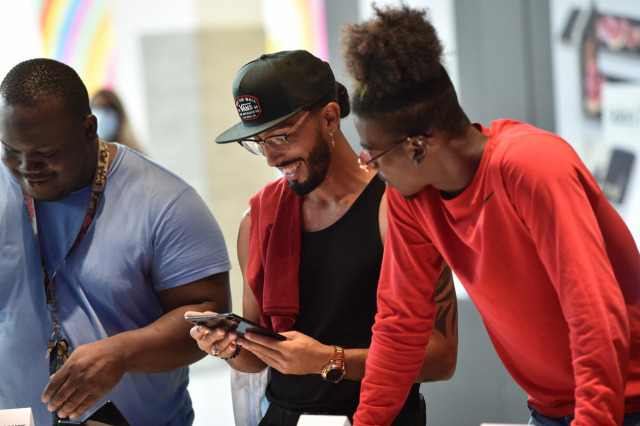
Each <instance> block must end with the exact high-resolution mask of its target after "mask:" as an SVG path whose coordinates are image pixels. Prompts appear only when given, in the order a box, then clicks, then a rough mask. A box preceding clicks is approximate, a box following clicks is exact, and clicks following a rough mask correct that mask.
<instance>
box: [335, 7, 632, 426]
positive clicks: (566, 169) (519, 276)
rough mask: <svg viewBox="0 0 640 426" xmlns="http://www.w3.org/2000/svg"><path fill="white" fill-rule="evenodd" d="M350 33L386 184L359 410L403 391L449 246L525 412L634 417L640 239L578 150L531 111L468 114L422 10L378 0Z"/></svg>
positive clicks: (374, 154) (388, 412) (544, 421)
mask: <svg viewBox="0 0 640 426" xmlns="http://www.w3.org/2000/svg"><path fill="white" fill-rule="evenodd" d="M342 42H343V43H344V57H345V62H346V67H347V70H348V72H349V73H350V75H351V76H352V77H353V78H354V87H355V89H354V92H353V94H352V100H353V103H352V107H353V111H354V114H355V116H356V119H355V124H356V129H357V130H358V133H359V135H360V140H361V145H362V147H363V148H364V151H363V152H362V154H361V155H360V162H361V165H362V166H363V167H364V168H366V169H370V170H375V171H376V172H377V173H378V175H380V176H382V177H383V179H385V181H386V182H387V183H388V185H389V188H388V190H387V197H388V217H389V224H388V231H387V242H386V244H385V253H384V260H383V264H382V272H381V277H380V283H379V290H378V304H379V311H378V316H377V317H376V323H375V325H374V326H373V340H372V344H371V348H370V350H369V358H368V359H367V365H366V367H367V368H366V371H367V374H366V376H365V378H364V380H363V383H362V392H361V395H360V405H359V407H358V411H357V413H356V415H355V417H354V420H355V425H358V426H360V425H387V424H389V423H390V421H391V419H393V417H394V415H395V413H396V412H397V410H398V409H399V408H400V407H401V405H402V398H403V396H404V395H406V393H407V391H408V389H409V388H410V387H411V385H412V383H413V378H414V377H415V375H416V374H417V373H418V371H419V370H420V368H421V364H422V354H423V353H424V348H425V345H426V343H427V341H428V340H429V335H430V332H431V329H432V327H433V320H434V316H436V312H437V307H436V306H435V304H434V303H433V300H434V298H433V295H434V291H435V288H434V286H433V279H434V277H436V276H437V274H438V273H439V270H438V267H437V266H438V265H439V264H440V261H441V260H442V259H443V258H444V260H445V261H447V263H448V264H449V265H451V268H452V270H453V271H454V272H455V273H456V276H457V277H458V278H459V279H460V282H461V283H462V285H463V286H464V287H465V289H466V290H467V292H468V293H469V296H470V298H471V300H473V302H474V304H475V306H476V307H477V309H478V311H479V313H480V315H481V316H482V318H483V320H484V324H485V325H486V329H487V332H488V333H489V336H490V337H491V341H492V343H493V346H494V347H495V349H496V352H497V353H498V355H499V356H500V358H501V360H502V362H503V364H504V366H505V367H506V369H507V370H508V371H509V373H510V374H511V376H512V377H513V378H514V380H515V381H516V382H517V383H518V384H519V385H520V386H521V387H522V388H523V389H524V390H525V391H526V392H527V393H528V400H527V403H528V405H529V407H530V412H531V414H530V419H529V424H533V425H545V426H546V425H549V426H551V425H553V426H558V425H569V424H571V425H594V426H595V425H597V426H605V425H611V426H613V425H625V426H626V425H629V426H631V425H633V426H637V425H639V424H640V253H638V247H637V245H636V243H635V241H634V239H633V236H632V235H631V232H630V231H629V229H628V228H627V226H626V225H625V223H624V222H623V220H622V218H621V217H620V215H619V214H618V213H617V212H616V210H615V208H614V207H613V206H612V205H611V203H609V201H608V200H607V198H606V197H605V195H604V194H603V192H602V190H601V189H600V186H599V185H598V182H597V181H596V179H595V178H594V177H593V176H592V175H591V173H590V172H589V170H588V169H587V168H586V167H585V165H584V164H583V163H582V161H581V160H580V158H579V157H578V155H577V154H576V152H575V151H574V150H573V149H572V147H571V146H570V145H569V144H568V143H567V142H566V141H564V140H563V139H561V138H560V137H559V136H557V135H554V134H552V133H549V132H546V131H543V130H541V129H538V128H536V127H534V126H532V125H529V124H526V123H521V122H518V121H515V120H510V119H499V120H495V121H492V122H491V123H490V126H489V127H486V126H484V125H482V124H480V123H473V122H471V121H470V120H469V118H468V117H467V115H466V114H465V112H464V111H463V109H462V107H461V106H460V104H459V102H458V98H457V95H456V91H455V89H454V86H453V84H452V82H451V80H450V78H449V75H448V73H447V71H446V70H445V68H444V66H443V64H442V58H441V56H442V52H443V47H442V45H441V43H440V40H439V39H438V36H437V34H436V31H435V28H434V27H433V25H432V24H431V22H429V20H428V19H427V17H426V11H425V10H419V9H411V8H409V7H407V6H402V7H397V8H391V7H390V8H385V9H378V8H376V9H375V16H374V18H373V19H371V20H369V21H366V22H363V23H356V24H350V25H348V26H347V27H346V28H345V30H344V33H343V38H342ZM398 335H402V336H403V338H402V339H396V338H395V337H396V336H398ZM400 356H401V357H403V359H404V360H405V362H404V363H403V364H402V366H400V365H399V364H398V363H395V360H396V359H397V357H400Z"/></svg>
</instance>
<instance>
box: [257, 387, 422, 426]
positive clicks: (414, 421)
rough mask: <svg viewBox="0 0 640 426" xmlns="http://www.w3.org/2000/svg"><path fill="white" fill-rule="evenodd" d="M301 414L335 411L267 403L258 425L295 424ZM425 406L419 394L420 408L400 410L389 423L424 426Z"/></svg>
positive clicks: (279, 425) (282, 425) (350, 418)
mask: <svg viewBox="0 0 640 426" xmlns="http://www.w3.org/2000/svg"><path fill="white" fill-rule="evenodd" d="M302 414H334V415H335V413H305V412H300V411H293V410H287V409H286V408H283V407H281V406H280V405H276V404H273V403H272V404H269V409H268V410H267V413H266V414H265V415H264V418H263V419H262V421H260V426H296V425H297V424H298V419H299V418H300V416H301V415H302ZM345 415H346V416H347V417H349V421H350V422H352V423H353V414H351V415H347V414H345ZM426 424H427V406H426V403H425V401H424V397H423V396H422V394H420V408H419V409H417V410H407V409H405V410H402V411H400V413H399V414H398V417H396V419H395V420H394V421H393V423H391V425H392V426H426Z"/></svg>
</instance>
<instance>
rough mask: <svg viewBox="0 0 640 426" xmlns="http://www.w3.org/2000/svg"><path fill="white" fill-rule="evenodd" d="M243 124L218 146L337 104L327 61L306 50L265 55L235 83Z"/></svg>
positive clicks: (224, 135) (219, 140) (240, 73)
mask: <svg viewBox="0 0 640 426" xmlns="http://www.w3.org/2000/svg"><path fill="white" fill-rule="evenodd" d="M233 97H234V99H235V104H236V109H237V110H238V115H239V116H240V120H241V121H240V123H238V124H236V125H235V126H233V127H231V128H230V129H228V130H226V131H224V132H222V133H221V134H220V135H218V137H216V142H217V143H228V142H235V141H237V140H240V139H246V138H250V137H252V136H255V135H257V134H259V133H262V132H264V131H266V130H269V129H270V128H272V127H275V126H277V125H278V124H280V123H282V122H283V121H285V120H287V119H289V118H290V117H293V116H294V115H296V114H297V113H298V112H300V111H302V110H303V109H304V108H306V107H310V106H312V105H314V104H316V103H319V102H321V101H326V102H327V103H328V102H332V101H336V100H337V94H336V80H335V77H334V75H333V71H331V67H330V66H329V64H328V63H327V62H325V61H323V60H322V59H320V58H317V57H315V56H314V55H312V54H311V53H309V52H307V51H306V50H287V51H282V52H276V53H271V54H264V55H262V56H260V57H259V58H258V59H256V60H254V61H251V62H249V63H248V64H246V65H245V66H243V67H242V68H241V69H240V71H238V73H237V74H236V76H235V78H234V79H233Z"/></svg>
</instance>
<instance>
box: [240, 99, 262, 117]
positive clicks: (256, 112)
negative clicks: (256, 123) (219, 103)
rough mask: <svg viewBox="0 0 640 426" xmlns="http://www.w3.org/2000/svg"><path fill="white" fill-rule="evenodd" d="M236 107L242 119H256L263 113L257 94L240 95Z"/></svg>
mask: <svg viewBox="0 0 640 426" xmlns="http://www.w3.org/2000/svg"><path fill="white" fill-rule="evenodd" d="M236 108H237V109H238V115H239V116H240V119H241V120H242V121H251V120H255V119H256V118H258V117H260V114H262V108H260V102H258V98H256V97H255V96H248V95H244V96H238V97H237V98H236Z"/></svg>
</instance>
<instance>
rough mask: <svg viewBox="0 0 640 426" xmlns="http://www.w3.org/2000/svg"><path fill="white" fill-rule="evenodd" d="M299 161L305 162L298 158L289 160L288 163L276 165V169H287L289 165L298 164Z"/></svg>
mask: <svg viewBox="0 0 640 426" xmlns="http://www.w3.org/2000/svg"><path fill="white" fill-rule="evenodd" d="M298 161H304V160H303V159H302V158H300V157H298V158H294V159H293V160H287V161H283V162H282V163H278V164H276V167H278V168H281V167H287V166H288V165H289V164H293V163H297V162H298Z"/></svg>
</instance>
